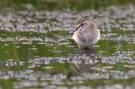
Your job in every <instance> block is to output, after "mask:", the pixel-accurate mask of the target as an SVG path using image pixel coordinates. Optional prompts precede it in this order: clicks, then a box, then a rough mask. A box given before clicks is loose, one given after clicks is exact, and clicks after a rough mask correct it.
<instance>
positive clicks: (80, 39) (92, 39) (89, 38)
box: [73, 18, 100, 49]
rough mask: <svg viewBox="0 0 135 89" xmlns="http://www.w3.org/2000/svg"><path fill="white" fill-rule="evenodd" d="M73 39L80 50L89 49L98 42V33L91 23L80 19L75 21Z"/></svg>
mask: <svg viewBox="0 0 135 89" xmlns="http://www.w3.org/2000/svg"><path fill="white" fill-rule="evenodd" d="M73 39H74V40H75V42H76V43H77V44H78V46H79V48H80V49H82V48H89V47H92V46H93V45H94V44H96V43H97V42H98V41H99V39H100V31H99V29H98V28H97V26H96V25H95V24H94V23H93V22H91V21H86V20H85V19H84V18H80V19H79V20H77V21H76V28H75V30H74V34H73Z"/></svg>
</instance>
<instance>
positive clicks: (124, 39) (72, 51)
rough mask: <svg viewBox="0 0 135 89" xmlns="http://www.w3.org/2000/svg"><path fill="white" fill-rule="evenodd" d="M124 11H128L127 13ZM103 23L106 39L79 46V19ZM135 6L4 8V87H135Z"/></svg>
mask: <svg viewBox="0 0 135 89" xmlns="http://www.w3.org/2000/svg"><path fill="white" fill-rule="evenodd" d="M121 13H122V14H121ZM79 17H86V18H87V19H89V20H91V21H93V22H94V23H96V24H97V26H98V27H99V28H100V31H101V40H100V41H99V42H98V43H97V44H96V45H95V46H94V47H93V49H90V50H79V49H78V47H77V44H76V43H75V42H74V41H73V40H72V35H71V34H70V33H71V31H72V30H73V29H74V27H75V24H74V22H75V20H76V19H77V18H79ZM134 17H135V8H134V7H133V6H132V5H128V6H119V7H113V6H111V7H108V8H107V9H102V10H99V11H95V10H86V11H82V12H77V11H68V10H67V11H64V12H61V11H15V12H4V13H1V14H0V50H1V52H0V66H1V67H0V88H2V89H20V88H21V89H33V88H40V89H42V88H46V89H68V88H70V89H76V88H77V89H91V88H95V89H134V87H135V80H134V79H135V49H134V47H135V46H134V43H135V35H134V30H135V27H134V24H135V18H134Z"/></svg>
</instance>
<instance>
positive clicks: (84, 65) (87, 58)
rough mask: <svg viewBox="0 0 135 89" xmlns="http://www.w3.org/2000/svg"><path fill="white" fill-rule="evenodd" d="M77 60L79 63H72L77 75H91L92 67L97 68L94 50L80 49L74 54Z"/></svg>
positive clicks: (97, 62)
mask: <svg viewBox="0 0 135 89" xmlns="http://www.w3.org/2000/svg"><path fill="white" fill-rule="evenodd" d="M76 58H77V60H81V62H79V63H74V69H75V70H76V71H78V72H79V73H93V72H94V69H93V67H96V66H98V64H99V61H98V59H97V58H98V57H97V54H96V52H95V50H93V49H82V50H79V51H78V52H77V54H76Z"/></svg>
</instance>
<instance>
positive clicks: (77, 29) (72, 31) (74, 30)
mask: <svg viewBox="0 0 135 89" xmlns="http://www.w3.org/2000/svg"><path fill="white" fill-rule="evenodd" d="M79 28H80V26H77V27H76V28H75V29H74V30H73V31H72V33H74V32H75V31H77V30H78V29H79Z"/></svg>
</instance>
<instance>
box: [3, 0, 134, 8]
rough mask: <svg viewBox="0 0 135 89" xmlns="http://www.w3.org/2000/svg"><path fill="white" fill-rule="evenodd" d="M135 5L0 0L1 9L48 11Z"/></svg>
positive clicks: (106, 0) (105, 0)
mask: <svg viewBox="0 0 135 89" xmlns="http://www.w3.org/2000/svg"><path fill="white" fill-rule="evenodd" d="M129 3H135V0H0V9H1V10H3V9H5V8H8V9H9V8H13V9H15V10H23V9H38V10H43V9H45V10H46V9H48V10H55V9H59V10H64V9H71V10H84V9H100V8H106V7H107V6H110V5H123V4H129Z"/></svg>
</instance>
